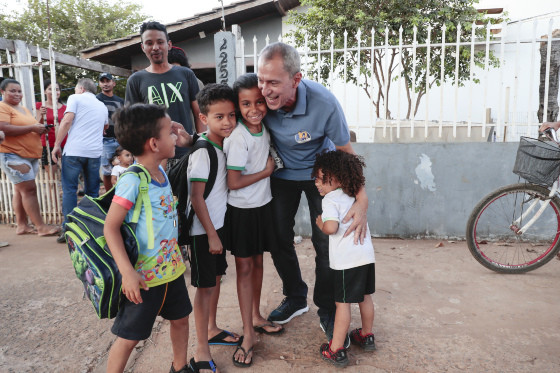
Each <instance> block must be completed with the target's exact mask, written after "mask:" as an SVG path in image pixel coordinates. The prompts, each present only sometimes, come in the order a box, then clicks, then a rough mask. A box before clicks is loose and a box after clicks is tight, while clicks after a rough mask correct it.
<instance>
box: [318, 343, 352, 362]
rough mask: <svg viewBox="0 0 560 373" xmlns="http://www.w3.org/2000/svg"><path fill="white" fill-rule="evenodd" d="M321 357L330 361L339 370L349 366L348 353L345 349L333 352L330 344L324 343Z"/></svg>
mask: <svg viewBox="0 0 560 373" xmlns="http://www.w3.org/2000/svg"><path fill="white" fill-rule="evenodd" d="M320 351H321V357H322V358H323V360H326V361H328V362H329V363H331V364H332V365H334V366H335V367H337V368H344V367H345V366H347V365H348V352H347V351H346V349H345V348H344V347H341V348H339V349H338V350H336V351H333V350H331V344H330V343H323V344H322V345H321V349H320Z"/></svg>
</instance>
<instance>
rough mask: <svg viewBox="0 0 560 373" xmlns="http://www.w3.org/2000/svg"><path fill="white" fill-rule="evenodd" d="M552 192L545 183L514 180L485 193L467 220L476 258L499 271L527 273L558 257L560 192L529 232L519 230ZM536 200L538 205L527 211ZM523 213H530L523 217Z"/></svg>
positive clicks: (472, 252) (469, 243)
mask: <svg viewBox="0 0 560 373" xmlns="http://www.w3.org/2000/svg"><path fill="white" fill-rule="evenodd" d="M548 194H549V190H548V189H546V188H544V187H541V186H537V185H533V184H512V185H508V186H505V187H502V188H500V189H497V190H495V191H494V192H492V193H490V194H489V195H487V196H486V197H484V199H482V201H480V202H479V203H478V204H477V205H476V207H475V208H474V210H473V212H472V213H471V216H470V217H469V220H468V223H467V244H468V246H469V250H470V251H471V254H472V255H473V256H474V257H475V259H476V260H478V261H479V262H480V263H481V264H482V265H483V266H485V267H486V268H489V269H491V270H493V271H496V272H499V273H523V272H527V271H532V270H534V269H536V268H539V267H540V266H542V265H544V264H546V263H548V262H549V261H550V260H551V259H552V258H554V256H555V255H556V254H557V253H558V250H560V199H558V197H557V196H555V197H554V198H552V200H550V203H548V205H547V206H546V208H545V210H544V211H543V213H542V215H541V216H540V217H539V218H538V220H537V221H536V222H535V223H534V224H533V225H532V226H530V227H529V228H528V229H527V231H526V232H524V233H522V234H518V233H516V231H518V229H519V228H521V227H523V225H525V224H526V223H527V222H528V221H529V219H531V218H532V217H533V216H534V215H535V213H536V212H537V211H538V210H539V209H540V207H541V206H543V205H544V204H545V203H547V202H549V201H547V200H546V198H548ZM535 201H536V206H535V207H534V208H533V209H532V210H530V211H529V212H528V213H527V211H528V209H529V206H530V205H531V203H532V202H535ZM523 213H525V214H526V216H523V217H522V218H521V219H520V217H521V216H522V214H523ZM517 219H519V220H520V221H516V220H517Z"/></svg>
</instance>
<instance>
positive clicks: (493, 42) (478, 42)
mask: <svg viewBox="0 0 560 373" xmlns="http://www.w3.org/2000/svg"><path fill="white" fill-rule="evenodd" d="M559 21H560V18H559V17H553V18H547V19H539V18H536V19H533V20H529V21H523V22H515V23H511V24H505V23H504V24H500V25H493V26H492V25H490V24H488V25H486V26H477V25H475V24H472V25H469V26H470V27H471V30H472V32H471V33H470V37H465V36H464V35H465V33H464V32H463V33H461V30H462V28H463V29H464V27H462V25H461V24H458V25H456V26H457V27H456V37H455V40H454V42H449V41H446V29H445V26H444V27H443V28H442V29H441V35H442V36H441V38H440V39H439V40H434V39H431V34H432V31H433V29H432V28H427V29H425V30H423V31H425V33H426V34H427V38H426V39H425V40H424V39H423V40H418V39H417V34H418V33H419V31H420V30H418V29H417V28H416V27H414V29H413V35H414V37H413V41H412V43H411V44H405V43H403V37H402V31H403V28H402V27H401V29H400V35H399V38H398V40H399V42H398V44H396V45H391V44H390V43H389V37H388V36H389V30H388V29H384V30H383V29H381V30H369V31H368V33H369V35H370V36H371V37H370V38H369V40H371V44H370V45H364V44H363V42H362V40H363V39H364V35H365V31H361V30H359V31H358V33H357V34H356V35H348V33H346V32H345V33H344V48H342V49H340V48H338V49H337V48H335V43H334V34H331V35H328V36H325V35H320V34H319V35H308V36H307V37H306V38H305V43H304V44H303V46H302V47H301V48H298V50H299V51H300V56H301V60H302V72H303V74H304V77H307V78H309V79H313V80H316V81H318V82H320V83H322V84H324V85H325V86H326V87H328V88H329V89H330V90H331V91H332V92H333V93H334V94H335V96H336V97H337V98H338V99H339V101H340V102H341V104H342V106H343V108H344V111H345V113H346V117H347V119H348V122H349V125H350V127H351V129H353V130H354V131H356V132H357V135H358V141H364V142H401V141H421V142H424V141H487V140H490V141H517V140H518V139H519V135H532V136H535V135H536V131H537V128H538V123H539V120H538V119H537V111H538V109H539V104H541V105H542V106H543V107H541V110H543V113H544V121H555V120H557V117H552V116H556V114H557V105H556V108H555V110H554V113H555V114H554V115H550V113H549V112H550V109H551V108H550V107H549V100H547V99H546V98H547V97H549V94H550V93H551V91H550V88H551V81H555V82H556V83H555V84H553V85H552V86H554V89H555V91H554V92H552V94H554V95H556V96H555V97H557V95H558V84H557V81H558V67H559V64H560V52H554V53H553V48H552V47H553V45H554V47H555V49H554V50H555V51H557V50H558V46H560V30H557V31H556V32H553V30H554V27H557V28H560V22H559ZM476 28H485V33H484V34H485V37H484V38H480V37H476V36H475V29H476ZM461 35H463V37H461ZM492 35H494V37H493V36H492ZM448 37H449V35H448ZM282 39H283V37H282V35H280V36H279V37H278V40H280V41H282ZM447 40H448V39H447ZM284 41H285V42H288V43H290V44H292V45H295V44H294V42H293V40H286V39H285V38H284ZM312 41H313V42H312ZM258 42H259V41H258V40H257V38H256V37H254V38H253V40H252V48H251V46H249V45H247V46H245V40H244V39H243V38H241V50H242V51H243V53H242V56H241V65H242V66H245V65H246V62H249V63H248V64H249V65H250V64H251V61H252V64H253V65H254V68H255V71H256V70H257V59H258V49H257V43H258ZM269 42H270V40H269V37H268V36H267V38H266V44H267V45H268V44H269ZM261 43H262V41H261ZM311 45H314V46H317V47H316V49H313V50H312V49H311ZM465 49H466V50H468V51H470V63H469V67H468V69H469V77H468V79H466V80H465V81H463V83H461V81H460V79H459V75H460V68H459V54H460V53H461V52H462V51H463V50H465ZM364 52H365V53H364ZM368 52H369V53H368ZM375 52H381V55H382V56H383V57H382V60H381V61H380V62H379V63H380V64H381V66H383V67H384V68H387V67H388V66H389V65H390V64H391V63H392V62H391V61H390V60H389V55H390V53H393V52H395V53H394V55H395V56H396V58H395V62H394V63H393V64H392V65H391V66H392V68H393V69H394V71H395V74H394V76H395V78H394V80H393V81H391V80H389V79H385V80H383V81H381V82H375V81H370V82H367V84H370V86H375V85H377V86H378V87H379V86H381V87H380V88H381V91H382V92H384V93H385V95H384V99H383V100H381V102H380V103H379V107H378V108H377V109H378V110H375V107H374V105H373V104H372V100H370V99H369V98H368V96H367V95H366V94H365V93H364V90H363V89H362V88H361V87H360V85H362V86H363V85H364V84H365V83H366V82H365V81H364V76H360V77H359V78H358V81H357V83H358V84H352V83H346V82H345V81H346V77H347V74H348V73H349V72H350V71H354V72H356V71H360V69H363V68H366V69H370V70H371V71H373V70H374V69H375V68H376V67H375V63H374V62H373V59H372V58H374V57H375V55H376V54H375ZM405 52H406V53H407V54H408V55H411V56H412V61H413V62H412V68H413V69H415V68H416V65H417V58H416V55H417V54H418V53H420V52H422V53H424V54H426V55H427V56H428V58H427V61H428V62H427V68H426V70H427V71H432V73H430V76H429V78H433V79H439V80H441V81H444V82H445V83H444V84H441V85H439V86H436V85H430V84H426V86H425V94H424V97H423V98H422V102H421V105H420V106H419V108H418V111H417V112H416V113H415V114H413V115H411V116H409V118H408V119H407V118H406V111H405V104H407V102H408V98H407V97H405V92H406V90H407V86H406V82H405V79H404V78H403V77H402V75H401V72H402V68H403V65H402V64H401V62H402V60H401V58H402V56H403V53H405ZM477 52H483V55H484V57H483V63H482V64H481V66H477V64H476V63H475V60H474V58H473V56H474V55H475V53H477ZM543 52H544V53H543ZM492 54H493V55H494V56H495V60H496V61H497V62H498V63H499V67H497V68H493V67H492ZM430 55H439V56H440V57H441V61H442V62H441V63H439V67H440V69H439V76H438V74H437V73H436V74H434V73H433V71H434V68H437V66H430V58H429V56H430ZM364 56H366V58H364ZM372 56H373V57H372ZM351 57H353V58H352V59H351ZM445 58H454V59H455V61H456V62H455V69H454V73H453V74H451V76H449V75H450V74H446V72H444V63H443V61H444V59H445ZM337 60H339V61H343V63H342V64H339V65H338V67H337V65H336V61H337ZM351 60H352V61H353V62H350V61H351ZM541 67H542V68H544V70H545V71H544V79H543V78H542V77H541V75H540V73H539V71H540V69H541ZM325 69H328V78H325V77H324V76H323V77H322V76H321V74H319V71H321V70H323V71H324V70H325ZM413 75H414V72H413ZM446 75H447V77H446ZM341 76H342V77H341ZM541 80H542V83H541ZM477 81H479V83H477ZM415 82H416V80H412V84H411V85H412V86H410V84H409V87H408V89H409V93H410V95H411V96H412V97H411V100H412V101H413V102H414V100H415V99H416V98H417V96H416V89H417V88H418V87H416V86H415ZM426 82H429V79H426ZM389 85H390V86H391V90H390V91H389V92H388V93H387V91H388V90H389V88H388V87H389ZM539 86H540V87H539ZM375 88H377V87H375ZM539 88H540V89H541V91H542V90H543V88H544V97H543V98H541V99H539ZM541 93H542V92H541ZM541 96H543V95H542V94H541ZM543 100H544V102H543ZM376 111H377V112H379V113H380V115H377V114H376ZM387 113H391V115H390V116H389V115H388V114H387Z"/></svg>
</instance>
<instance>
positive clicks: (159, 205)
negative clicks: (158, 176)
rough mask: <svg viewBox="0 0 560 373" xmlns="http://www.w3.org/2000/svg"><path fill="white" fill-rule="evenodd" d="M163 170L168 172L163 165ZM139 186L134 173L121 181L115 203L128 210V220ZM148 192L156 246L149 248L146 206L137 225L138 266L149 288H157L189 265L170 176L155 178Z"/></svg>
mask: <svg viewBox="0 0 560 373" xmlns="http://www.w3.org/2000/svg"><path fill="white" fill-rule="evenodd" d="M160 170H161V171H162V173H163V175H165V172H164V171H163V168H161V166H160ZM139 185H140V178H138V177H137V176H136V175H134V174H125V175H122V176H121V178H120V179H119V181H118V182H117V185H116V189H115V197H113V202H114V203H117V204H119V205H120V206H122V207H124V208H126V209H128V213H127V215H126V217H125V222H130V220H131V219H132V215H133V213H134V204H135V203H136V198H138V193H139V191H138V187H139ZM148 195H149V196H150V202H151V205H152V225H153V229H154V247H153V249H152V250H148V226H147V221H146V209H145V207H144V206H142V211H141V213H140V219H139V220H138V225H137V227H136V236H137V238H138V243H139V244H140V250H139V252H138V261H137V262H136V265H135V266H134V269H136V271H137V272H138V273H140V274H141V275H142V278H143V279H144V281H146V284H147V285H148V287H154V286H157V285H161V284H165V283H167V282H171V281H173V280H175V279H176V278H178V277H179V276H181V275H182V274H183V272H185V269H186V266H185V263H184V261H183V256H182V255H181V250H180V249H179V245H178V244H177V235H178V231H177V210H176V209H175V203H174V200H173V194H172V193H171V186H170V184H169V180H168V179H167V175H166V176H165V182H164V183H163V184H160V183H158V182H157V180H154V179H153V178H152V181H151V183H150V185H149V188H148Z"/></svg>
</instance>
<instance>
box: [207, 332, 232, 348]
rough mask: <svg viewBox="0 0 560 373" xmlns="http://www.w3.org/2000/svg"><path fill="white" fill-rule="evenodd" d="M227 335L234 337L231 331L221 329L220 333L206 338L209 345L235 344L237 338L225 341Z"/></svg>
mask: <svg viewBox="0 0 560 373" xmlns="http://www.w3.org/2000/svg"><path fill="white" fill-rule="evenodd" d="M227 337H232V338H235V336H234V335H233V333H232V332H229V331H227V330H222V331H221V332H220V333H218V334H217V335H215V336H214V337H212V338H210V339H209V340H208V344H209V345H210V346H237V344H238V343H239V339H238V340H237V341H226V338H227Z"/></svg>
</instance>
